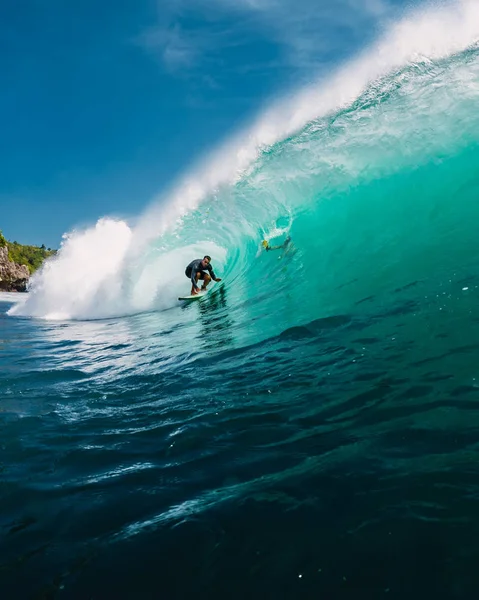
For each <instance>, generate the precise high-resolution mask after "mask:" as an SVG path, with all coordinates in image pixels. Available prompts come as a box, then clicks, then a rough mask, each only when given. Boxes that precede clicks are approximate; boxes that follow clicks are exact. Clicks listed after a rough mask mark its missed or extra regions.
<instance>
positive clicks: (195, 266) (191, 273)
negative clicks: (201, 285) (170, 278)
mask: <svg viewBox="0 0 479 600" xmlns="http://www.w3.org/2000/svg"><path fill="white" fill-rule="evenodd" d="M202 260H203V259H202V258H197V259H196V260H192V261H191V262H190V264H189V265H188V266H187V267H186V269H185V275H186V276H187V277H189V278H190V279H191V283H192V284H193V287H194V288H197V287H198V286H197V285H196V273H198V272H201V273H205V272H206V271H208V273H209V274H210V275H211V279H216V275H215V272H214V271H213V267H212V266H211V265H210V264H207V265H206V267H203V265H202V264H201V261H202Z"/></svg>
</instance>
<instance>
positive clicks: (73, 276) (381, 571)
mask: <svg viewBox="0 0 479 600" xmlns="http://www.w3.org/2000/svg"><path fill="white" fill-rule="evenodd" d="M458 5H459V4H458ZM460 6H462V7H463V13H461V14H462V17H463V21H460V20H459V17H457V19H458V20H457V22H456V21H454V23H455V24H456V25H457V27H456V29H454V28H452V29H451V32H452V33H451V36H452V37H451V36H449V29H448V23H451V22H452V21H451V20H450V18H449V17H448V13H442V12H440V11H439V10H438V11H437V12H431V13H430V15H429V16H430V18H429V19H428V20H426V21H425V22H423V21H421V22H419V21H418V22H416V21H412V22H408V23H409V24H408V23H406V25H407V27H406V26H405V25H404V26H403V28H401V27H399V29H397V30H394V31H393V33H392V34H391V40H392V41H390V42H388V44H389V45H388V44H386V43H385V44H383V46H380V47H379V50H380V51H379V50H378V51H377V52H372V53H371V54H370V55H366V57H363V58H362V59H361V60H360V61H359V62H358V63H354V64H352V65H350V66H349V67H346V68H345V73H346V74H349V75H350V77H347V78H346V79H345V81H346V82H347V84H348V85H349V84H350V83H351V81H352V80H353V83H354V85H353V84H351V85H352V91H351V90H349V88H348V90H349V91H348V90H346V91H348V93H347V94H346V92H345V90H344V89H343V87H341V86H343V85H345V84H344V81H343V79H342V78H341V77H339V78H338V80H337V81H336V80H334V81H333V82H332V83H331V85H330V86H329V87H327V90H328V92H327V93H328V94H330V96H331V97H330V96H324V97H323V96H321V94H319V96H314V95H311V94H310V95H306V96H305V97H303V99H302V100H301V102H300V103H299V104H300V105H301V107H302V109H301V110H303V112H301V111H300V112H301V115H300V116H301V118H302V120H303V121H304V122H302V123H300V121H301V119H300V118H299V117H298V111H296V112H295V111H294V110H293V111H292V117H291V122H289V121H288V123H289V124H288V126H286V125H285V126H284V127H283V122H282V121H281V123H280V124H278V129H277V130H275V134H274V135H273V136H270V137H271V139H269V138H268V136H266V138H268V139H269V141H267V143H266V142H264V140H263V142H262V143H259V144H258V145H257V147H256V154H253V156H252V157H251V156H250V155H248V156H249V159H248V160H249V162H248V161H246V164H243V163H241V165H240V166H241V167H242V168H241V169H240V170H239V171H238V172H236V173H235V177H230V178H229V179H228V178H226V180H225V177H223V170H222V168H220V167H222V165H221V164H220V165H218V164H216V163H214V164H213V166H212V167H211V169H210V171H208V170H205V171H204V173H206V175H204V179H205V181H207V182H209V183H211V185H209V187H208V185H206V184H205V181H204V180H203V179H201V178H200V179H199V180H198V181H197V182H196V184H195V181H196V180H187V182H186V183H185V184H184V185H183V187H181V186H180V188H179V190H180V191H179V192H177V193H176V192H175V193H176V196H175V194H173V196H175V201H174V202H172V203H170V204H167V203H166V204H165V203H160V205H161V208H160V209H158V208H156V209H154V210H152V211H151V212H148V214H147V215H145V216H144V217H143V219H140V220H139V223H138V224H137V226H136V227H132V226H130V225H128V224H126V223H124V222H121V221H115V220H111V219H103V220H101V221H99V222H98V223H97V225H96V226H95V227H92V228H90V229H87V230H85V231H76V232H73V233H71V234H70V235H69V236H68V237H67V238H66V239H65V240H64V243H63V246H62V249H61V252H60V254H59V256H58V257H57V258H56V259H55V260H53V261H50V262H48V263H47V265H46V266H45V268H44V269H43V270H42V271H41V272H40V273H39V274H37V275H36V276H35V278H34V280H33V282H32V287H31V291H30V293H29V294H28V295H26V296H22V295H18V294H12V295H6V294H0V434H1V435H0V439H1V442H0V444H1V445H0V448H1V454H0V509H1V512H0V514H1V532H2V536H1V537H0V590H1V591H2V592H3V595H4V596H5V597H9V598H10V597H12V598H16V597H19V598H23V597H27V598H30V597H32V598H57V597H58V598H62V597H65V598H166V599H174V598H205V599H206V598H208V599H212V598H221V599H225V598H238V599H240V598H241V599H243V598H247V597H252V598H271V599H275V600H276V599H280V598H288V599H289V598H315V599H316V598H327V599H328V600H329V599H349V598H351V599H352V598H354V599H357V598H361V599H363V598H364V599H368V600H374V599H376V598H377V599H379V598H395V599H401V600H402V599H403V598H405V597H408V598H411V599H416V598H417V599H421V600H423V599H424V598H425V597H427V598H429V597H430V598H435V599H444V600H446V599H451V598H453V599H461V600H462V599H470V598H475V597H476V595H477V589H478V588H479V576H478V575H477V574H476V571H477V569H476V563H477V558H478V544H477V534H476V529H479V520H478V517H477V515H478V511H477V507H478V496H479V470H478V466H477V462H478V458H479V445H478V440H479V414H478V407H479V395H478V391H479V387H478V385H479V383H478V377H479V368H478V356H479V353H478V350H479V341H478V340H479V308H478V306H479V304H478V295H479V294H478V290H479V243H478V236H477V223H478V222H479V209H478V204H477V198H478V197H479V177H478V173H479V170H478V169H479V119H478V117H477V115H478V114H479V112H478V110H477V108H478V106H479V86H478V82H479V53H478V50H477V45H474V43H473V42H475V41H477V40H476V38H475V37H474V27H477V28H478V29H479V25H477V23H479V14H478V13H477V10H478V9H477V5H474V3H472V2H466V1H464V2H462V3H460ZM441 10H442V9H441ZM459 12H460V11H459ZM475 15H476V16H477V17H478V18H477V19H475V18H473V17H474V16H475ZM433 17H434V18H433ZM459 25H461V27H462V28H463V36H462V37H461V36H460V35H459V34H457V30H458V27H459ZM426 26H427V27H426ZM415 27H416V29H414V28H415ZM411 32H412V34H411ZM419 34H420V35H419ZM426 34H428V35H429V36H430V39H429V38H428V37H427V35H426ZM456 34H457V35H456ZM448 36H449V37H448ZM477 36H479V32H478V33H477ZM477 36H476V37H477ZM426 38H427V39H426ZM462 38H463V39H462ZM388 39H389V38H388ZM458 39H459V41H458ZM394 40H396V41H394ZM414 40H416V41H417V40H419V41H420V42H421V44H422V46H421V53H420V54H415V53H414V52H413V51H412V50H411V51H410V52H405V51H404V52H403V50H404V48H403V45H404V46H407V45H408V44H412V45H413V42H414V43H416V42H415V41H414ZM424 40H425V41H424ZM428 40H429V42H430V44H429V45H427V44H426V42H428ZM393 42H394V43H393ZM399 42H401V43H399ZM423 42H424V43H423ZM429 42H428V43H429ZM395 44H396V45H395ZM461 44H462V45H461ZM423 46H424V47H423ZM426 46H427V47H426ZM411 48H412V46H411ZM391 49H392V50H395V52H392V50H391ZM386 50H387V51H388V52H389V53H390V55H391V56H392V57H393V58H391V60H390V63H388V64H386V66H385V63H384V61H385V59H384V56H385V54H387V52H386ZM401 52H402V54H401ZM378 56H379V58H380V59H381V60H379V58H378ZM388 56H389V54H388ZM378 60H379V63H380V68H379V66H378V64H379V63H378ZM381 61H383V62H381ZM386 62H387V61H386ZM383 63H384V64H383ZM388 65H389V66H388ZM366 67H367V68H366ZM373 67H374V68H373ZM386 67H388V68H386ZM348 69H349V70H348ZM369 71H371V72H372V73H373V75H374V76H371V77H369V78H368V77H366V76H365V75H364V73H366V72H368V73H369ZM358 72H359V73H360V75H361V77H362V78H363V79H364V81H363V83H361V85H360V84H359V83H357V81H356V76H357V74H358ZM363 76H364V77H363ZM358 77H359V76H358ZM361 81H362V80H361ZM333 84H334V85H333ZM331 90H332V91H331ZM343 92H344V94H343ZM336 96H337V97H338V98H341V101H339V100H338V101H337V102H336V104H335V100H336ZM344 98H346V100H345V99H344ZM315 101H318V106H317V107H316V105H315V104H314V102H315ZM328 102H329V104H328ZM305 107H306V108H305ZM298 110H299V109H298ZM304 111H305V112H304ZM305 115H306V117H307V118H306V117H305ZM280 125H281V127H280ZM293 125H296V126H293ZM260 129H261V128H260ZM266 129H267V128H266ZM261 131H262V130H261ZM268 131H269V130H268ZM281 133H282V134H283V135H281ZM262 135H266V134H264V131H263V133H262ZM257 137H258V139H259V138H260V137H261V136H260V135H259V133H258V136H257ZM266 138H265V139H266ZM245 153H246V150H245V148H244V147H242V148H241V149H240V150H238V152H237V155H238V156H240V157H243V156H244V155H245ZM246 154H247V153H246ZM240 162H241V161H240ZM215 165H216V166H215ZM215 169H216V171H215ZM211 173H214V174H215V177H213V178H212V179H211V177H212V176H211ZM210 179H211V181H210ZM192 181H193V182H192ZM180 192H181V193H180ZM178 198H179V200H178ZM185 198H186V199H185ZM288 235H289V236H291V238H292V240H293V245H292V246H291V247H290V248H289V249H288V251H287V252H285V251H284V250H276V251H272V252H265V251H264V250H263V249H262V244H261V242H262V241H263V240H264V239H266V240H269V242H270V243H271V244H273V245H276V244H278V245H279V244H281V243H283V241H284V240H285V238H286V236H288ZM204 253H208V254H211V255H212V258H213V265H214V267H215V269H216V270H217V273H218V275H220V276H222V277H223V281H222V282H221V283H219V284H214V285H212V286H211V288H210V292H209V293H208V295H207V296H206V297H204V298H202V299H201V300H199V301H197V302H193V303H189V304H188V303H186V304H185V303H181V302H178V300H177V297H178V296H179V295H182V294H184V293H186V292H188V290H189V282H188V280H187V279H186V278H185V276H184V268H185V266H186V264H187V263H188V262H189V261H190V260H192V259H193V258H195V257H197V256H201V255H202V254H204Z"/></svg>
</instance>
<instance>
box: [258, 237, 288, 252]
mask: <svg viewBox="0 0 479 600" xmlns="http://www.w3.org/2000/svg"><path fill="white" fill-rule="evenodd" d="M290 244H291V236H289V235H288V237H287V238H286V239H285V240H284V242H283V243H282V244H280V245H279V246H270V245H269V242H268V241H267V240H263V244H262V245H263V248H264V249H265V250H266V251H268V250H281V249H285V250H286V248H287V247H288V246H289V245H290Z"/></svg>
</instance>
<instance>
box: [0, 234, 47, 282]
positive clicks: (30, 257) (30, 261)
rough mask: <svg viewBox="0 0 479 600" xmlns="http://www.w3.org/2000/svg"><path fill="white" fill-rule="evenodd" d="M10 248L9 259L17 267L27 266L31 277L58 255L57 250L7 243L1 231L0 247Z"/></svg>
mask: <svg viewBox="0 0 479 600" xmlns="http://www.w3.org/2000/svg"><path fill="white" fill-rule="evenodd" d="M2 246H8V258H9V260H11V261H12V262H14V263H17V265H26V266H27V267H28V270H29V271H30V275H31V274H32V273H34V272H35V271H36V270H37V269H39V268H40V267H41V266H42V263H43V261H44V260H45V259H46V258H48V257H49V256H52V255H53V254H55V253H56V250H52V249H51V248H45V246H44V245H42V246H24V245H23V244H19V243H18V242H9V241H7V240H6V239H5V238H4V236H3V235H2V232H1V231H0V247H2Z"/></svg>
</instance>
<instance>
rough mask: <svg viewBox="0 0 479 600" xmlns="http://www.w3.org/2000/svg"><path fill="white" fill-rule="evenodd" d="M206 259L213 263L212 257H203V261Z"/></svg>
mask: <svg viewBox="0 0 479 600" xmlns="http://www.w3.org/2000/svg"><path fill="white" fill-rule="evenodd" d="M205 258H207V259H208V260H209V261H210V262H211V256H208V255H206V256H203V260H205Z"/></svg>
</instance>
